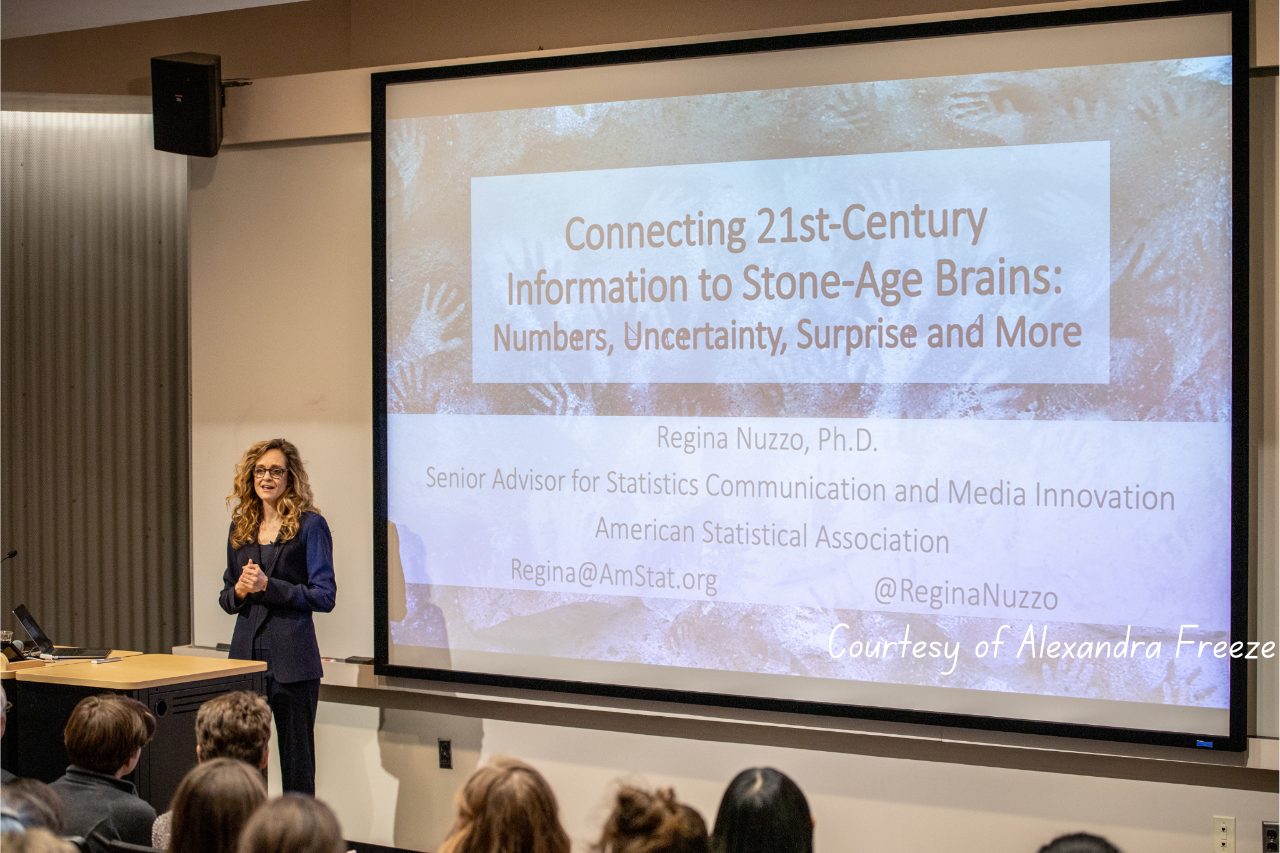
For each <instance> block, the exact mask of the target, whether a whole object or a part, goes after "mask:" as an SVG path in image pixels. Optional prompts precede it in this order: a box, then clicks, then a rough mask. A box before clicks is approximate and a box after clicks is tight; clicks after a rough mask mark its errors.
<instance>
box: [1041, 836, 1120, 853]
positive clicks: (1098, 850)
mask: <svg viewBox="0 0 1280 853" xmlns="http://www.w3.org/2000/svg"><path fill="white" fill-rule="evenodd" d="M1040 853H1120V850H1119V848H1117V847H1116V846H1115V845H1114V844H1112V843H1111V842H1110V841H1108V840H1107V839H1105V838H1102V837H1101V836H1098V835H1090V834H1089V833H1087V832H1075V833H1072V834H1071V835H1061V836H1059V837H1057V838H1055V839H1053V840H1052V841H1050V842H1049V843H1048V844H1046V845H1045V846H1043V847H1041V848H1040Z"/></svg>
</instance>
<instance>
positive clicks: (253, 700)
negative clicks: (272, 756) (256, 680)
mask: <svg viewBox="0 0 1280 853" xmlns="http://www.w3.org/2000/svg"><path fill="white" fill-rule="evenodd" d="M270 741H271V707H270V706H269V705H267V700H266V699H264V698H262V697H261V696H260V695H258V694H257V693H250V692H249V691H247V690H236V691H234V692H232V693H224V694H222V695H221V696H215V697H214V698H212V699H210V700H209V701H208V702H205V703H204V704H203V705H201V706H200V710H199V711H197V712H196V755H197V756H198V757H199V759H200V760H201V761H208V760H209V759H211V758H237V759H239V760H240V761H243V762H244V763H246V764H250V765H253V766H254V767H257V768H263V767H266V766H267V757H268V753H269V750H268V744H269V742H270Z"/></svg>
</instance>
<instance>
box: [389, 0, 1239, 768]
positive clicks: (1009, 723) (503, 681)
mask: <svg viewBox="0 0 1280 853" xmlns="http://www.w3.org/2000/svg"><path fill="white" fill-rule="evenodd" d="M1223 13H1226V14H1230V15H1231V42H1232V48H1231V55H1232V84H1231V108H1232V154H1231V158H1232V166H1231V170H1232V216H1233V221H1232V235H1231V239H1232V262H1231V267H1232V269H1231V275H1232V311H1231V316H1232V347H1233V349H1232V414H1231V464H1230V468H1231V478H1232V488H1231V510H1230V518H1231V528H1232V529H1231V618H1230V624H1231V640H1232V642H1233V643H1235V642H1244V641H1246V640H1247V626H1248V615H1249V603H1250V602H1249V591H1248V589H1249V582H1248V576H1249V566H1248V559H1249V532H1250V531H1249V509H1250V507H1249V465H1248V453H1249V434H1248V424H1249V408H1248V404H1249V397H1248V392H1249V371H1250V364H1249V334H1248V332H1249V325H1248V312H1249V294H1248V279H1249V261H1248V259H1249V240H1248V235H1249V218H1248V217H1249V198H1248V196H1249V194H1248V185H1249V182H1248V150H1249V143H1248V107H1249V94H1248V77H1249V75H1248V67H1249V29H1250V27H1249V14H1248V5H1247V3H1245V2H1244V0H1210V1H1209V2H1182V0H1177V2H1168V3H1143V4H1135V5H1128V6H1117V7H1099V8H1092V9H1074V10H1067V11H1053V12H1043V13H1030V14H1015V15H1005V16H996V17H985V18H972V19H964V20H948V21H939V22H928V23H912V24H904V25H891V26H882V27H869V28H860V29H845V30H834V31H822V32H809V33H800V34H793V35H781V36H765V37H751V38H741V39H727V40H716V41H706V42H694V43H687V44H678V45H664V46H659V47H643V48H625V49H620V50H601V51H591V52H583V53H572V54H562V55H556V56H538V57H531V58H522V59H510V60H496V61H481V62H472V63H462V64H452V65H441V66H433V67H426V68H413V69H402V70H395V71H387V72H379V73H375V74H373V75H371V89H370V97H371V102H370V104H371V116H370V123H371V167H372V249H373V252H372V298H373V324H372V338H373V340H372V349H373V359H372V361H373V385H372V387H373V400H372V404H373V456H374V469H373V475H374V483H373V486H374V488H373V495H374V506H373V510H374V513H373V563H374V671H375V673H376V674H377V675H380V676H393V677H408V678H414V679H423V680H430V681H436V682H444V683H448V684H464V685H466V684H469V685H476V686H484V687H496V688H502V689H508V690H513V691H514V690H521V691H527V690H535V691H546V692H548V693H555V694H570V695H587V696H599V697H609V698H613V699H622V700H629V701H658V702H670V703H677V704H679V705H701V706H713V707H720V708H727V709H740V710H755V711H770V712H784V713H800V714H806V715H814V716H825V717H837V718H854V719H863V720H871V721H887V722H894V723H908V724H919V725H927V726H952V727H959V728H966V729H976V730H983V731H999V732H1010V733H1015V734H1030V735H1045V736H1052V737H1065V738H1073V739H1089V740H1104V741H1116V742H1127V743H1140V744H1150V745H1157V746H1170V747H1186V748H1193V749H1209V750H1213V751H1230V752H1239V751H1243V750H1244V749H1245V748H1246V746H1247V740H1248V738H1247V720H1248V707H1247V701H1248V694H1249V691H1248V666H1247V661H1245V660H1243V659H1241V658H1232V660H1231V665H1230V704H1229V709H1228V719H1229V722H1228V731H1229V733H1228V735H1227V736H1226V737H1223V736H1222V735H1220V734H1217V735H1215V734H1195V733H1185V732H1170V731H1160V730H1145V729H1133V728H1119V727H1111V726H1099V725H1083V724H1070V723H1060V722H1050V721H1037V720H1028V719H1020V718H1007V717H994V716H991V717H988V716H977V715H967V714H955V713H943V712H932V711H919V710H910V709H895V708H886V707H878V706H861V705H843V704H833V703H828V702H813V701H802V700H790V699H787V700H782V699H775V698H770V697H759V696H739V695H730V694H721V693H703V692H692V691H683V690H669V689H656V688H648V687H633V686H626V685H615V684H601V683H595V682H585V681H564V680H557V679H546V678H529V677H516V676H507V675H495V674H492V673H483V672H466V671H455V670H439V669H429V668H420V667H410V666H404V665H397V664H392V663H390V662H389V652H390V646H389V643H390V636H389V632H390V623H389V598H388V592H389V586H388V559H387V557H388V554H387V547H388V529H387V528H388V493H387V464H388V460H387V323H386V321H387V305H386V275H387V263H386V246H387V244H386V214H385V204H386V121H387V90H388V88H390V87H393V86H396V85H397V84H401V83H412V82H420V81H427V80H448V79H457V78H465V77H480V76H490V75H506V74H521V73H526V72H538V71H552V70H561V69H583V68H591V67H601V66H611V65H622V64H635V63H649V62H664V61H670V60H677V59H691V58H703V57H713V56H726V55H736V54H748V53H760V52H776V51H786V50H793V49H802V48H815V47H826V46H837V45H854V44H860V43H873V42H888V41H898V40H908V39H919V38H934V37H939V36H956V35H967V34H979V33H996V32H1008V31H1018V30H1031V29H1041V28H1051V27H1065V26H1073V25H1081V24H1100V23H1110V22H1127V21H1136V20H1145V19H1154V18H1172V17H1189V16H1198V15H1217V14H1223Z"/></svg>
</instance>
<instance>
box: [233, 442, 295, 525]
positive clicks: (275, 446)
mask: <svg viewBox="0 0 1280 853" xmlns="http://www.w3.org/2000/svg"><path fill="white" fill-rule="evenodd" d="M268 450H279V451H280V452H281V453H283V454H284V458H285V467H286V468H287V469H288V473H287V474H285V480H286V483H285V492H284V495H283V497H281V498H280V502H279V504H277V505H276V509H277V510H278V511H279V513H280V518H281V521H280V541H281V542H287V541H289V540H290V539H292V538H293V537H294V536H296V535H298V527H299V526H300V525H301V524H302V514H303V513H304V512H307V511H309V510H311V511H314V510H315V503H314V499H313V498H312V495H311V481H310V480H309V479H308V478H307V469H306V468H304V467H303V465H302V456H301V454H299V453H298V448H297V447H295V446H294V445H293V443H292V442H289V441H286V440H285V439H283V438H269V439H267V440H266V441H256V442H254V443H253V444H251V445H249V448H248V449H247V450H245V452H244V455H243V456H241V457H240V461H239V462H237V463H236V474H235V480H234V481H232V484H231V494H229V495H227V503H228V504H230V505H231V522H232V525H233V527H232V531H231V544H232V546H234V547H239V546H241V545H244V544H245V543H246V542H252V541H254V540H255V539H256V538H257V535H258V526H259V525H260V524H262V500H261V498H259V497H258V493H257V492H256V491H255V490H254V488H253V468H254V465H256V464H257V462H258V460H259V459H261V458H262V454H264V453H266V452H267V451H268Z"/></svg>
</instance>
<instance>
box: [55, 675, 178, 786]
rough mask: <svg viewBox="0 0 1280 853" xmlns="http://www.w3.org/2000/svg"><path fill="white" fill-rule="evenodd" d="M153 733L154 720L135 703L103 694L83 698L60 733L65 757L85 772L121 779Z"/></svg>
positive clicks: (131, 700)
mask: <svg viewBox="0 0 1280 853" xmlns="http://www.w3.org/2000/svg"><path fill="white" fill-rule="evenodd" d="M155 733H156V718H155V715H153V714H152V713H151V712H150V711H148V710H147V706H146V705H143V704H142V703H141V702H139V701H138V700H136V699H130V698H128V697H126V696H118V695H116V694H114V693H103V694H101V695H99V696H86V697H85V698H83V699H81V700H80V702H79V704H77V705H76V707H75V708H74V709H73V710H72V711H71V718H70V719H68V720H67V727H66V728H65V729H63V733H62V736H63V740H64V741H65V742H66V747H67V757H68V758H70V759H71V763H72V764H75V765H77V766H79V767H83V768H84V769H85V770H94V771H96V772H98V773H106V774H108V775H114V776H123V775H125V774H127V773H129V772H130V771H131V770H133V767H134V765H135V764H137V762H138V755H139V754H140V753H141V751H142V748H143V747H144V746H146V745H147V742H148V741H150V740H151V736H152V735H154V734H155Z"/></svg>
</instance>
